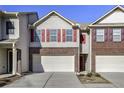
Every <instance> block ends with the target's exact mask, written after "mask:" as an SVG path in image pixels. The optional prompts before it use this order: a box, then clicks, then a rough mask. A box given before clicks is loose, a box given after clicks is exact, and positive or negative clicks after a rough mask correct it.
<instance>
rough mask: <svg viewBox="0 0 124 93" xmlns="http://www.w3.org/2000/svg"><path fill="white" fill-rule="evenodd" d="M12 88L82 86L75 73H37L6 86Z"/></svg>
mask: <svg viewBox="0 0 124 93" xmlns="http://www.w3.org/2000/svg"><path fill="white" fill-rule="evenodd" d="M5 87H7V88H8V87H11V88H47V87H49V88H80V87H83V85H82V84H81V83H80V81H79V80H78V78H77V77H76V75H75V73H70V72H69V73H66V72H63V73H60V72H59V73H36V74H32V75H27V76H24V77H22V78H21V79H19V80H16V81H15V82H13V83H11V84H9V85H6V86H4V88H5Z"/></svg>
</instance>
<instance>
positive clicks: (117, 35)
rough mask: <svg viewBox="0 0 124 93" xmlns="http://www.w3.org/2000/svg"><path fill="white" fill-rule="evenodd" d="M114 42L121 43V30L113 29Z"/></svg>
mask: <svg viewBox="0 0 124 93" xmlns="http://www.w3.org/2000/svg"><path fill="white" fill-rule="evenodd" d="M113 41H115V42H120V41H121V28H113Z"/></svg>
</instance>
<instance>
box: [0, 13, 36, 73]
mask: <svg viewBox="0 0 124 93" xmlns="http://www.w3.org/2000/svg"><path fill="white" fill-rule="evenodd" d="M37 19H38V16H37V13H35V12H28V13H26V12H25V13H24V12H5V11H1V12H0V74H3V73H12V74H17V73H19V72H26V71H28V70H29V69H28V68H29V43H30V40H29V38H30V36H29V34H30V32H29V31H28V29H29V28H28V25H30V24H33V23H34V22H35V21H36V20H37Z"/></svg>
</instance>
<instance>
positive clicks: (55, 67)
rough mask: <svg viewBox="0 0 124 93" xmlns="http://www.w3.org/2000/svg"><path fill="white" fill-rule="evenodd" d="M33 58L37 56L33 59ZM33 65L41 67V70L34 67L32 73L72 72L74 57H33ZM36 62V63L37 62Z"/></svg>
mask: <svg viewBox="0 0 124 93" xmlns="http://www.w3.org/2000/svg"><path fill="white" fill-rule="evenodd" d="M35 56H37V57H36V58H37V59H36V58H35ZM33 58H34V59H33V63H34V64H35V63H37V64H38V65H41V66H42V69H41V68H40V67H39V66H38V67H37V65H34V68H33V69H37V70H34V71H38V70H39V71H41V70H42V71H44V72H74V56H40V55H34V56H33ZM37 60H38V61H37Z"/></svg>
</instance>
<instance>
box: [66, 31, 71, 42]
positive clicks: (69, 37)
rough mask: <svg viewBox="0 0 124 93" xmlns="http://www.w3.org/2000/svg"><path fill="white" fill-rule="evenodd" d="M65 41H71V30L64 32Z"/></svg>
mask: <svg viewBox="0 0 124 93" xmlns="http://www.w3.org/2000/svg"><path fill="white" fill-rule="evenodd" d="M66 41H72V29H67V30H66Z"/></svg>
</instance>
